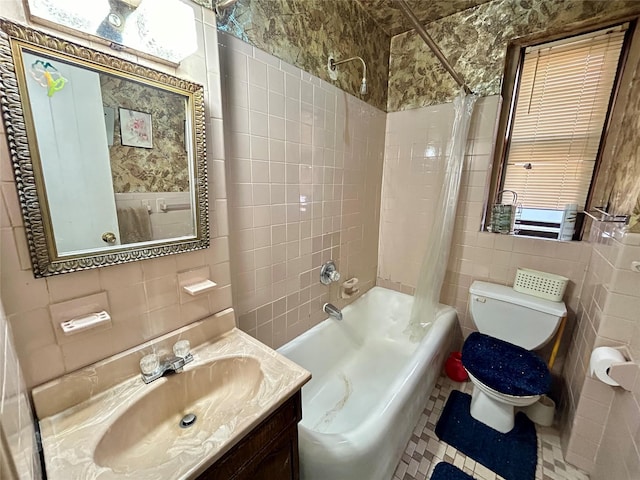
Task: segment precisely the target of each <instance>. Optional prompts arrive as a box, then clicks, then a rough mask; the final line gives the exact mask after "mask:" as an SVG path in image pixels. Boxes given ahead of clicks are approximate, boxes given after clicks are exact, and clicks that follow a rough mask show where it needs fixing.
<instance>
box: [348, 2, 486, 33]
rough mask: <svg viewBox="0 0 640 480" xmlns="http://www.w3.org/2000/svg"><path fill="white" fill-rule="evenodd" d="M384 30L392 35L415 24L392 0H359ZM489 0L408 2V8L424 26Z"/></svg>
mask: <svg viewBox="0 0 640 480" xmlns="http://www.w3.org/2000/svg"><path fill="white" fill-rule="evenodd" d="M357 1H358V2H360V3H361V4H362V5H363V6H364V9H365V11H366V12H367V13H368V14H369V15H371V17H372V18H373V19H374V20H375V21H376V23H377V24H378V25H380V27H382V29H383V30H384V31H385V32H387V33H388V34H390V35H392V36H393V35H397V34H399V33H403V32H406V31H408V30H413V23H411V21H410V20H408V19H407V17H405V16H404V14H403V13H402V10H400V8H398V7H397V6H396V4H395V2H393V1H392V0H357ZM488 1H489V0H430V1H428V2H426V1H425V0H406V2H407V6H408V7H409V8H410V9H411V11H412V12H413V14H414V15H415V16H416V17H417V18H418V20H420V22H421V23H422V24H423V25H424V24H425V23H429V22H433V21H434V20H438V19H439V18H442V17H447V16H449V15H452V14H454V13H456V12H461V11H462V10H466V9H467V8H471V7H475V6H476V5H480V4H481V3H487V2H488Z"/></svg>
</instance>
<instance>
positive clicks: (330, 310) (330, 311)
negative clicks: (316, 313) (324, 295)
mask: <svg viewBox="0 0 640 480" xmlns="http://www.w3.org/2000/svg"><path fill="white" fill-rule="evenodd" d="M322 310H324V313H326V314H327V315H329V316H331V317H333V318H335V319H336V320H342V312H341V311H340V309H339V308H338V307H336V306H335V305H332V304H330V303H325V304H324V305H323V306H322Z"/></svg>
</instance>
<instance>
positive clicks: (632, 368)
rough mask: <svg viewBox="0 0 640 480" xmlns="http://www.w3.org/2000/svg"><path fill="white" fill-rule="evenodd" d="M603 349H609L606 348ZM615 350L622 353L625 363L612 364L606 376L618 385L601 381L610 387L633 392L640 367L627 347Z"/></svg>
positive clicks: (615, 348)
mask: <svg viewBox="0 0 640 480" xmlns="http://www.w3.org/2000/svg"><path fill="white" fill-rule="evenodd" d="M603 349H608V347H604V348H603ZM596 350H598V348H596ZM613 350H617V351H618V352H620V355H621V357H622V358H623V359H624V361H619V362H612V363H611V365H609V367H608V368H607V370H606V375H607V376H608V377H609V378H610V379H611V380H613V381H614V382H615V383H617V385H615V384H614V383H612V382H609V381H606V379H600V380H602V381H604V382H605V383H608V384H609V385H612V386H620V387H622V388H624V389H625V390H627V391H631V390H632V389H633V387H634V385H635V382H636V378H637V376H638V372H639V370H640V369H639V368H638V367H639V365H638V364H637V363H636V362H635V361H633V359H632V358H631V355H630V352H629V350H628V349H627V348H626V347H624V346H623V347H614V348H613ZM594 351H595V350H594ZM592 376H593V370H592ZM595 378H597V377H595Z"/></svg>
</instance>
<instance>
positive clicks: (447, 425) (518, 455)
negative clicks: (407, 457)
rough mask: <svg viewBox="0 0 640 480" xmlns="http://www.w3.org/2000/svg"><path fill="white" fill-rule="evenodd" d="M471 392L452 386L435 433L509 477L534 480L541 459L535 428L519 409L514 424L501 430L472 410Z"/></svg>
mask: <svg viewBox="0 0 640 480" xmlns="http://www.w3.org/2000/svg"><path fill="white" fill-rule="evenodd" d="M470 407H471V396H470V395H467V394H466V393H462V392H459V391H457V390H453V391H452V392H451V394H450V395H449V399H448V400H447V403H446V405H445V406H444V409H443V410H442V414H441V415H440V418H439V419H438V423H437V424H436V435H437V436H438V438H439V439H440V440H442V441H444V442H447V443H448V444H449V445H451V446H452V447H455V448H456V449H458V450H460V451H461V452H462V453H464V454H465V455H467V456H468V457H471V458H472V459H474V460H475V461H476V462H479V463H481V464H482V465H484V466H485V467H487V468H488V469H489V470H491V471H493V472H495V473H497V474H498V475H500V476H502V477H504V478H505V479H506V480H534V479H535V476H536V464H537V463H538V446H537V440H536V428H535V426H534V424H533V422H532V421H531V420H529V419H528V418H527V416H526V415H525V414H524V413H522V412H518V413H517V414H516V419H515V426H514V427H513V430H511V431H510V432H508V433H500V432H498V431H497V430H494V429H493V428H491V427H488V426H487V425H485V424H483V423H482V422H479V421H477V420H476V419H475V418H473V417H472V416H471V413H469V408H470Z"/></svg>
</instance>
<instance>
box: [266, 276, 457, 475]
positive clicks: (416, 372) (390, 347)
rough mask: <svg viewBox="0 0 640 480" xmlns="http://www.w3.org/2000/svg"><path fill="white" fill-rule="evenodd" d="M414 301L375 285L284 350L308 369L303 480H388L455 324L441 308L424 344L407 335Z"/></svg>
mask: <svg viewBox="0 0 640 480" xmlns="http://www.w3.org/2000/svg"><path fill="white" fill-rule="evenodd" d="M412 302H413V297H411V296H410V295H405V294H403V293H399V292H395V291H392V290H387V289H385V288H381V287H374V288H372V289H371V290H370V291H369V292H367V293H366V294H365V295H363V296H362V297H361V298H360V299H358V300H357V301H356V302H354V303H353V304H352V305H350V306H348V307H345V308H344V310H343V315H344V319H343V320H342V321H337V320H335V319H333V318H330V319H327V320H325V321H323V322H322V323H320V324H319V325H317V326H315V327H314V328H312V329H311V330H309V331H307V332H305V333H304V334H302V335H301V336H299V337H297V338H295V339H294V340H292V341H291V342H289V343H288V344H286V345H284V346H282V347H281V348H280V349H279V350H278V351H279V352H280V353H282V354H283V355H285V356H286V357H288V358H290V359H291V360H293V361H294V362H296V363H298V364H299V365H301V366H303V367H304V368H306V369H307V370H309V371H310V372H311V373H312V375H313V377H312V379H311V381H310V382H309V383H307V384H306V385H305V386H304V388H303V389H302V422H300V424H299V426H298V431H299V437H300V469H301V477H302V479H303V480H350V479H353V480H389V479H391V477H392V476H393V472H394V469H395V467H396V465H397V464H398V462H399V460H400V457H401V456H402V452H403V450H404V448H405V446H406V443H407V442H408V440H409V438H410V437H411V432H412V430H413V428H414V427H415V425H416V423H417V421H418V419H419V418H420V414H421V412H422V410H423V409H424V406H425V404H426V402H427V399H428V398H429V394H430V392H431V390H432V388H433V386H434V384H435V381H436V379H437V377H438V375H439V374H440V371H441V370H442V365H443V362H444V359H445V358H446V356H447V354H448V352H449V348H450V343H451V338H452V336H453V335H452V334H453V326H454V324H455V321H456V313H455V310H454V309H453V308H451V307H447V306H445V305H442V306H441V309H440V311H439V312H438V315H437V316H436V319H435V321H434V322H433V324H432V325H431V327H430V328H429V331H428V332H427V334H426V335H425V337H424V338H423V339H422V341H421V342H420V343H412V342H411V341H410V340H409V339H408V337H407V336H406V335H405V334H404V333H403V330H404V329H405V326H406V323H407V320H408V318H409V314H410V311H411V304H412Z"/></svg>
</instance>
